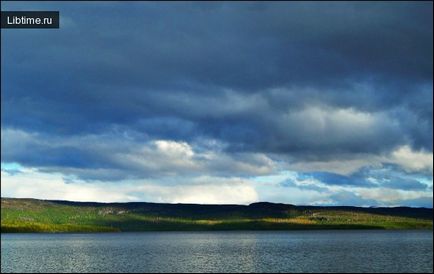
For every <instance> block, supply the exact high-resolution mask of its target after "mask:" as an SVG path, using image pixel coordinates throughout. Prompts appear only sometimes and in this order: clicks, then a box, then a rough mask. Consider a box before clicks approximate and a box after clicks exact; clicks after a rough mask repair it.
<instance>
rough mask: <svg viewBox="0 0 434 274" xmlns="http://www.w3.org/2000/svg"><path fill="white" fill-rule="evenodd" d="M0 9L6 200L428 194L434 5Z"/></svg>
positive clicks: (358, 201)
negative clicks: (54, 17) (39, 25)
mask: <svg viewBox="0 0 434 274" xmlns="http://www.w3.org/2000/svg"><path fill="white" fill-rule="evenodd" d="M2 10H59V11H60V29H48V30H41V29H39V30H37V29H29V30H24V29H20V30H13V29H8V30H2V32H1V39H2V58H1V65H2V67H1V74H2V75H1V76H2V82H1V88H2V102H1V107H2V108H1V111H2V113H1V114H2V115H1V146H2V149H1V195H2V197H32V198H44V199H67V200H81V201H83V200H85V201H148V202H170V203H219V204H220V203H239V204H248V203H251V202H256V201H269V202H284V203H292V204H313V205H356V206H397V205H405V206H425V207H432V197H433V118H432V115H433V78H432V77H433V4H432V2H413V3H410V2H394V3H390V2H389V3H386V2H383V3H381V2H376V3H373V2H364V3H356V2H351V3H349V2H348V3H346V2H334V3H323V2H321V3H320V2H316V3H309V2H303V3H297V2H291V3H283V2H276V3H261V2H255V3H249V2H240V3H180V2H177V3H168V2H165V3H150V2H129V3H119V2H106V3H104V2H93V3H86V2H80V3H56V2H54V3H42V2H41V3H35V2H32V3H30V2H28V3H13V2H8V3H2Z"/></svg>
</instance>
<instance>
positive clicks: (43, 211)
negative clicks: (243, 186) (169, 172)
mask: <svg viewBox="0 0 434 274" xmlns="http://www.w3.org/2000/svg"><path fill="white" fill-rule="evenodd" d="M432 224H433V220H432V209H415V208H390V209H388V208H379V209H372V208H370V209H368V208H357V207H298V206H292V205H283V204H269V203H257V204H252V205H250V206H238V205H228V206H206V205H175V204H151V203H119V204H116V203H113V204H99V203H75V202H61V201H41V200H34V199H7V198H2V199H1V232H109V231H152V230H154V231H155V230H160V231H168V230H267V229H269V230H289V229H374V228H377V229H432Z"/></svg>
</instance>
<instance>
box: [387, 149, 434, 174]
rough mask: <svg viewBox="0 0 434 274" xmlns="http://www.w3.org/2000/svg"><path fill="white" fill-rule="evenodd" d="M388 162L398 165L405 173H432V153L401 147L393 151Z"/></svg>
mask: <svg viewBox="0 0 434 274" xmlns="http://www.w3.org/2000/svg"><path fill="white" fill-rule="evenodd" d="M390 162H392V163H396V164H398V165H400V166H401V167H403V168H404V169H405V170H406V171H423V170H427V171H430V172H431V173H432V172H433V153H428V152H422V151H413V150H412V149H411V148H410V147H409V146H401V147H399V148H398V149H397V150H395V151H393V152H392V154H391V157H390Z"/></svg>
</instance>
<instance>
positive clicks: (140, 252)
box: [1, 231, 433, 272]
mask: <svg viewBox="0 0 434 274" xmlns="http://www.w3.org/2000/svg"><path fill="white" fill-rule="evenodd" d="M432 254H433V238H432V231H288V232H151V233H119V234H117V233H108V234H2V235H1V271H2V272H432V271H433V259H432Z"/></svg>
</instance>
